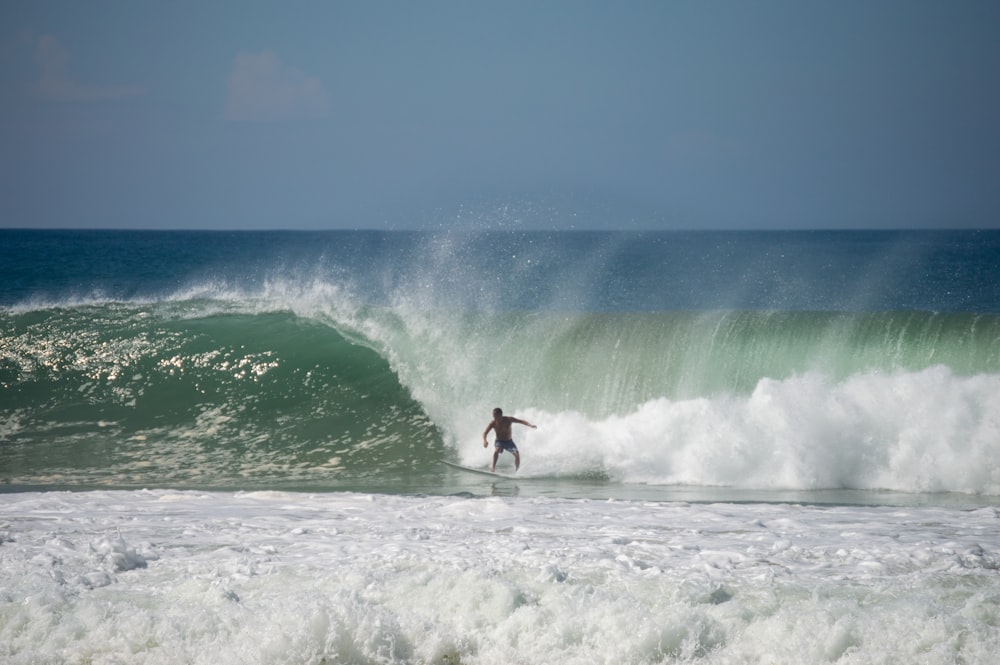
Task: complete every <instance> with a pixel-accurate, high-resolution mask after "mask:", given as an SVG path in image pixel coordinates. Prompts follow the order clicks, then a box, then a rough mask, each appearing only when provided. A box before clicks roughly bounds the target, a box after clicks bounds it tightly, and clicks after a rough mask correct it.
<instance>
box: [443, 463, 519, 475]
mask: <svg viewBox="0 0 1000 665" xmlns="http://www.w3.org/2000/svg"><path fill="white" fill-rule="evenodd" d="M441 463H442V464H447V465H448V466H450V467H451V468H453V469H458V470H459V471H468V472H469V473H477V474H479V475H481V476H490V477H493V478H504V479H505V480H517V477H516V476H513V475H509V474H506V473H501V472H499V471H490V470H489V469H475V468H473V467H471V466H462V465H461V464H455V463H454V462H449V461H448V460H441Z"/></svg>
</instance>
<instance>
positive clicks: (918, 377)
mask: <svg viewBox="0 0 1000 665" xmlns="http://www.w3.org/2000/svg"><path fill="white" fill-rule="evenodd" d="M0 330H2V332H3V335H2V338H0V344H2V345H3V348H2V349H0V351H2V361H0V386H2V389H3V392H4V395H5V398H4V403H3V406H2V407H0V408H2V419H3V420H2V424H0V458H2V459H0V462H2V463H0V468H2V469H3V474H4V476H5V480H6V481H7V482H8V483H12V484H35V485H37V484H56V485H74V484H83V485H102V484H107V485H114V486H136V485H144V486H172V487H186V486H192V487H246V486H255V487H260V486H268V485H282V486H286V487H287V486H294V485H296V484H298V483H303V484H308V483H315V482H320V481H321V482H324V483H328V484H331V485H336V483H337V482H359V481H363V480H364V479H366V478H378V477H385V476H387V475H389V476H393V475H395V476H405V475H406V474H417V475H419V474H427V473H431V472H432V469H434V468H435V467H434V460H436V459H437V458H439V457H442V456H453V457H457V458H459V459H462V460H463V461H466V462H471V461H472V459H473V456H480V457H481V455H482V454H483V453H482V447H481V444H480V436H479V434H480V433H481V432H482V430H483V427H484V426H485V424H486V422H487V421H488V419H489V412H490V410H491V408H492V407H493V406H497V405H500V406H503V407H504V409H505V411H507V412H508V413H514V414H516V415H520V416H522V417H525V418H528V419H529V420H532V421H533V422H537V423H538V424H539V425H540V428H539V430H537V431H525V430H519V431H518V432H517V434H518V435H519V436H518V441H519V444H520V445H521V446H522V448H523V449H525V450H527V451H530V458H531V465H530V467H526V469H525V473H528V474H540V475H557V476H564V475H565V476H579V475H584V476H597V477H603V478H607V479H609V480H612V481H616V482H626V483H654V484H693V485H720V486H733V487H746V488H782V489H819V488H873V489H874V488H879V489H890V490H900V491H913V492H930V491H957V492H969V493H986V494H1000V471H998V470H997V467H996V465H995V460H996V459H997V458H998V453H1000V423H998V421H997V420H996V416H995V414H996V413H1000V344H998V343H997V341H998V340H1000V316H996V315H988V314H969V313H961V312H957V313H932V312H852V313H850V312H808V311H802V312H798V311H791V312H787V311H786V312H768V311H717V312H683V311H679V312H677V311H675V312H628V313H614V312H573V311H538V310H533V311H519V310H504V311H500V310H478V309H471V308H469V307H465V306H462V307H458V306H456V307H454V308H447V307H443V306H441V304H440V303H435V304H434V306H428V304H427V303H426V301H425V300H423V299H422V298H421V297H420V294H419V293H413V292H412V291H406V292H401V291H397V292H395V294H394V295H393V296H392V297H391V298H388V299H387V300H386V301H385V302H384V303H380V304H371V303H370V302H367V301H365V300H362V299H357V298H354V297H353V296H352V294H351V291H350V290H349V289H346V288H345V287H344V286H343V285H342V284H340V283H336V282H331V281H326V280H322V279H314V280H308V281H301V280H282V279H276V280H270V281H267V282H266V283H264V284H263V285H262V286H260V287H259V288H257V289H256V290H252V291H248V290H239V289H233V288H231V287H228V286H225V285H219V284H214V283H208V284H206V285H204V286H201V287H197V288H190V289H185V290H183V291H181V292H178V293H176V294H173V295H171V296H168V297H164V298H159V299H149V300H146V301H129V302H116V301H101V300H100V299H88V300H87V301H84V302H64V303H62V304H58V305H56V304H46V305H39V304H36V305H27V306H20V307H18V308H7V309H3V310H0Z"/></svg>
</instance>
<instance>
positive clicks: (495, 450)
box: [490, 446, 500, 471]
mask: <svg viewBox="0 0 1000 665" xmlns="http://www.w3.org/2000/svg"><path fill="white" fill-rule="evenodd" d="M498 457H500V446H496V447H495V448H493V468H492V469H490V471H496V470H497V458H498Z"/></svg>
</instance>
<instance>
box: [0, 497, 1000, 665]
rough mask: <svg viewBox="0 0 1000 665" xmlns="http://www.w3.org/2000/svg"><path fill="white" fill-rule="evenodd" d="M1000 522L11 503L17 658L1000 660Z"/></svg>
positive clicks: (10, 591) (2, 552) (348, 505)
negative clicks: (999, 574) (999, 571)
mask: <svg viewBox="0 0 1000 665" xmlns="http://www.w3.org/2000/svg"><path fill="white" fill-rule="evenodd" d="M997 526H998V513H997V511H996V510H995V509H993V508H981V509H977V510H952V509H947V508H923V507H921V508H893V507H808V506H797V505H764V504H740V505H733V504H660V503H652V504H649V503H640V502H627V501H625V502H623V501H608V502H603V501H585V500H565V499H545V498H534V499H518V498H509V497H508V498H481V499H472V498H463V497H430V498H427V497H419V498H418V497H403V496H376V495H365V494H325V495H312V496H310V495H300V494H285V493H273V492H272V493H254V494H200V493H191V492H176V491H156V492H89V493H75V494H71V493H45V494H17V495H6V496H5V497H4V499H3V501H2V502H0V542H2V544H0V564H2V565H0V571H2V572H0V658H2V659H3V661H4V662H6V663H11V664H14V665H20V664H24V663H42V662H60V663H90V662H93V663H102V662H104V663H112V662H129V663H212V664H225V663H324V662H325V663H331V662H351V663H375V662H379V663H459V662H460V663H466V664H473V663H511V662H518V663H547V664H548V663H616V664H617V663H638V662H687V661H692V662H695V661H696V662H701V663H763V662H774V663H779V662H795V663H825V662H831V661H836V662H839V663H873V662H921V663H955V662H965V663H984V664H985V663H992V662H994V658H995V655H996V653H998V652H1000V603H998V598H1000V578H998V576H997V570H998V568H1000V536H998V534H1000V529H998V528H997Z"/></svg>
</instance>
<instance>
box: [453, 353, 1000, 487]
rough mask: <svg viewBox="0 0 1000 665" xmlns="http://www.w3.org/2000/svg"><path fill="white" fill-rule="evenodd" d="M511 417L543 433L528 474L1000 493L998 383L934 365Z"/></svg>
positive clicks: (464, 424) (476, 453)
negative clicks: (593, 413)
mask: <svg viewBox="0 0 1000 665" xmlns="http://www.w3.org/2000/svg"><path fill="white" fill-rule="evenodd" d="M510 412H511V413H516V414H517V415H520V416H523V417H525V418H526V419H528V420H529V421H531V422H533V423H536V424H538V425H539V429H538V430H537V431H534V430H528V429H526V428H518V429H517V430H516V432H515V435H516V436H515V438H516V440H517V441H518V445H519V446H520V447H521V448H522V453H523V456H524V458H525V460H526V461H525V466H524V472H525V473H526V474H531V475H579V474H587V473H595V472H597V473H601V474H603V475H607V476H610V477H611V479H613V480H617V481H622V482H629V483H650V484H666V485H703V486H726V487H739V488H766V489H807V490H812V489H824V488H854V489H887V490H894V491H902V492H946V491H950V492H963V493H969V494H989V495H1000V466H998V465H997V463H996V460H998V459H1000V420H997V418H995V417H992V416H990V415H989V414H997V413H1000V376H998V375H978V376H972V377H960V376H955V375H954V374H953V373H952V372H950V371H949V370H948V369H947V368H945V367H932V368H929V369H926V370H923V371H920V372H899V373H896V374H892V375H882V374H859V375H855V376H852V377H849V378H848V379H847V380H845V381H842V382H839V383H837V382H831V381H829V380H827V379H826V378H824V377H823V376H821V375H816V374H813V375H805V376H797V377H792V378H790V379H786V380H781V381H779V380H771V379H764V380H761V381H760V382H759V383H758V385H757V388H756V390H754V391H753V393H752V394H750V395H747V396H738V395H729V396H727V395H722V396H715V397H704V398H697V399H686V400H670V399H666V398H663V399H656V400H652V401H649V402H646V403H645V404H642V405H641V406H639V408H637V409H635V410H634V411H632V412H630V413H625V414H623V415H620V416H612V417H609V418H603V419H595V418H593V417H590V416H587V415H585V414H582V413H579V412H574V411H569V412H558V413H548V412H545V411H543V410H539V409H533V408H530V407H523V408H517V409H514V410H511V411H510ZM483 414H485V415H483ZM476 415H478V420H476V419H475V418H473V417H470V416H469V415H467V414H466V415H462V417H461V419H460V420H458V421H457V422H456V424H455V426H454V427H455V431H467V432H469V431H471V432H479V431H482V429H483V427H484V425H485V422H486V420H488V417H489V416H488V410H487V409H485V408H481V409H480V412H477V414H476ZM479 421H483V422H479ZM458 448H459V452H460V455H461V456H462V458H463V460H464V461H465V463H466V464H475V463H477V462H480V463H481V461H482V449H481V448H480V447H479V445H477V444H476V443H475V439H474V438H473V440H472V441H467V442H463V443H461V444H459V446H458ZM529 461H530V463H529Z"/></svg>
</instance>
